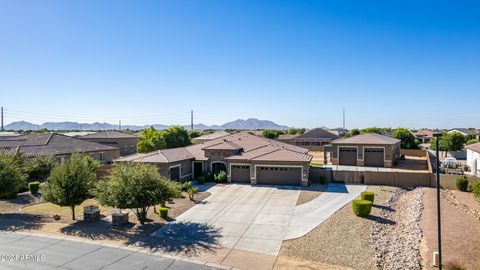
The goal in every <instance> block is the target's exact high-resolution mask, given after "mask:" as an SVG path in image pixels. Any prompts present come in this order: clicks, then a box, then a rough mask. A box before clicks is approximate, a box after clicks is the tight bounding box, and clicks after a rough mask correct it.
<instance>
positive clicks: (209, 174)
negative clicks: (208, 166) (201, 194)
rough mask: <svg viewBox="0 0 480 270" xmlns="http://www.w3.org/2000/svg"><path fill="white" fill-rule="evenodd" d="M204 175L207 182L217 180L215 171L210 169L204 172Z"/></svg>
mask: <svg viewBox="0 0 480 270" xmlns="http://www.w3.org/2000/svg"><path fill="white" fill-rule="evenodd" d="M203 177H205V181H207V182H213V181H214V180H215V177H214V175H213V173H212V172H210V171H205V172H203Z"/></svg>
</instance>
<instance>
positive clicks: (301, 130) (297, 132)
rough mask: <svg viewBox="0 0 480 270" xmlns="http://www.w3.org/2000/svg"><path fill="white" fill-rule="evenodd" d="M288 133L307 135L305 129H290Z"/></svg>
mask: <svg viewBox="0 0 480 270" xmlns="http://www.w3.org/2000/svg"><path fill="white" fill-rule="evenodd" d="M286 133H287V134H289V135H297V134H303V133H305V129H304V128H289V129H288V130H287V131H286Z"/></svg>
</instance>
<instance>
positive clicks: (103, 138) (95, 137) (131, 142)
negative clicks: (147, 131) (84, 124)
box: [79, 130, 138, 156]
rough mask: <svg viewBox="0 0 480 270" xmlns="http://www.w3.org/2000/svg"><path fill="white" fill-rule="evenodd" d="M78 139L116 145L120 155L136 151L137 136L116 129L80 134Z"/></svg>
mask: <svg viewBox="0 0 480 270" xmlns="http://www.w3.org/2000/svg"><path fill="white" fill-rule="evenodd" d="M79 139H82V140H85V141H89V142H96V143H100V144H103V145H108V146H114V147H117V148H119V149H120V155H121V156H128V155H132V154H135V153H136V152H137V143H138V136H136V135H133V134H129V133H123V132H119V131H116V130H107V131H102V132H96V133H93V134H88V135H84V136H81V137H79Z"/></svg>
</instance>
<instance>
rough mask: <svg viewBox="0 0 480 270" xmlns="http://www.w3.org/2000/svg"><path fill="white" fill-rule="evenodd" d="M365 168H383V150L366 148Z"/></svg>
mask: <svg viewBox="0 0 480 270" xmlns="http://www.w3.org/2000/svg"><path fill="white" fill-rule="evenodd" d="M365 166H369V167H383V166H384V163H383V148H365Z"/></svg>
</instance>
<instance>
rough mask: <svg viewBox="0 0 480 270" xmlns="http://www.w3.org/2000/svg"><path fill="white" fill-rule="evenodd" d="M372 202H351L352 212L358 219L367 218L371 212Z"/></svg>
mask: <svg viewBox="0 0 480 270" xmlns="http://www.w3.org/2000/svg"><path fill="white" fill-rule="evenodd" d="M372 204H373V203H372V202H371V201H367V200H353V201H352V210H353V213H354V214H355V215H356V216H358V217H368V215H370V211H372Z"/></svg>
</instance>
